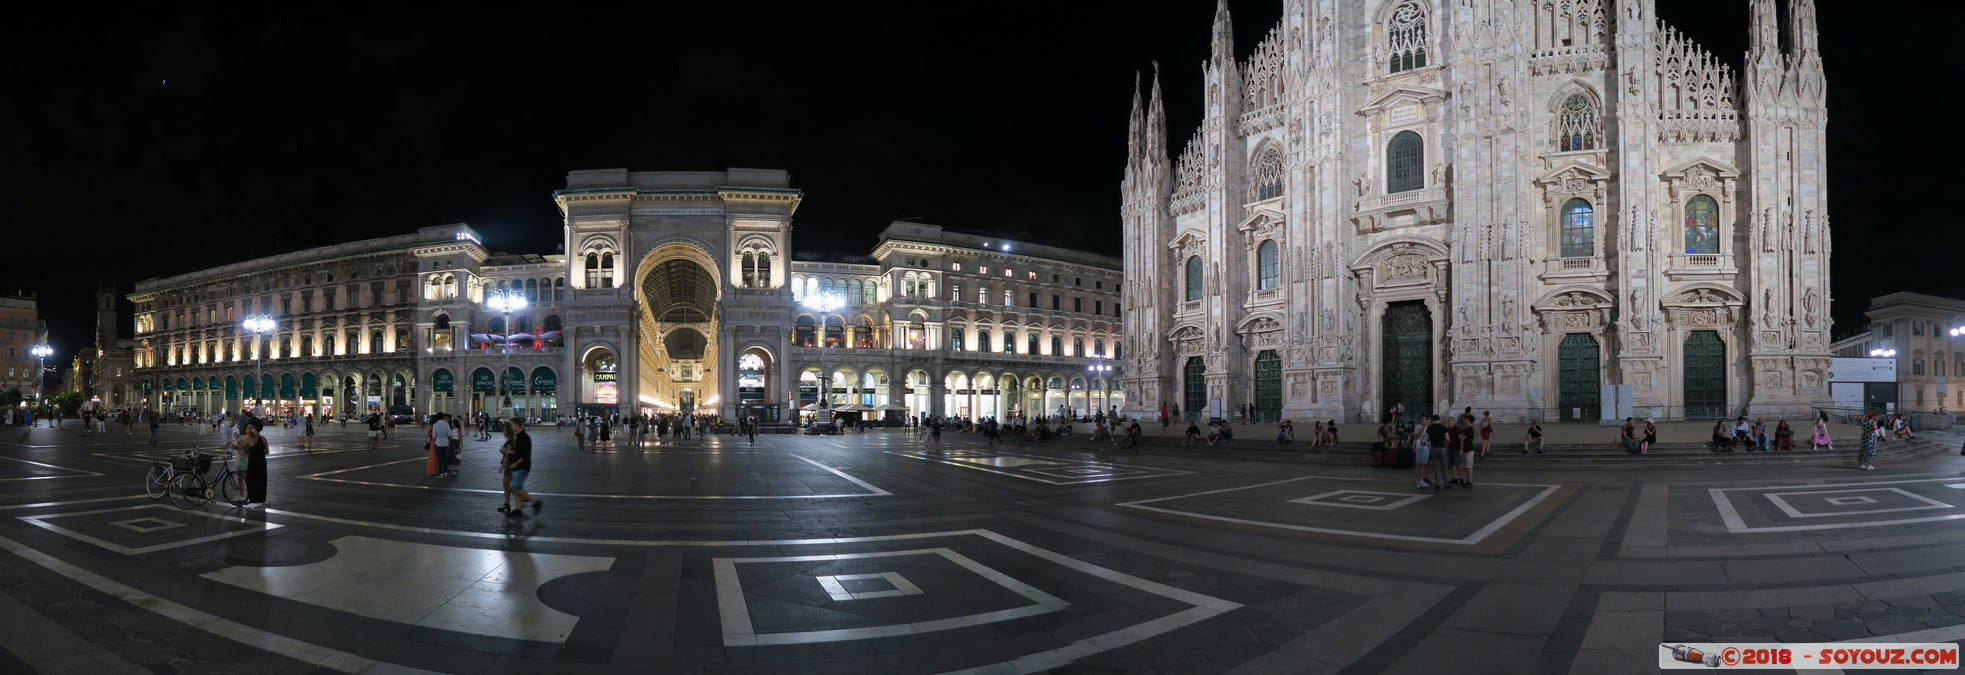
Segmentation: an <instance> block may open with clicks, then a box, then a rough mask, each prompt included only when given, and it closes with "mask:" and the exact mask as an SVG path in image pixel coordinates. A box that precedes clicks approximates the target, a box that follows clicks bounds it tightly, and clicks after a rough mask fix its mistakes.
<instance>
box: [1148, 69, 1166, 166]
mask: <svg viewBox="0 0 1965 675" xmlns="http://www.w3.org/2000/svg"><path fill="white" fill-rule="evenodd" d="M1147 101H1148V102H1147V104H1146V122H1145V128H1144V130H1143V131H1144V134H1145V136H1146V154H1147V156H1148V157H1150V158H1152V159H1154V160H1155V161H1158V162H1160V163H1162V164H1165V163H1166V161H1167V107H1166V106H1165V105H1164V104H1162V103H1161V102H1160V62H1159V61H1154V62H1153V93H1152V94H1151V95H1150V96H1149V97H1148V99H1147Z"/></svg>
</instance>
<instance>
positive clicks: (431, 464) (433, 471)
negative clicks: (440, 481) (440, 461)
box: [423, 443, 437, 478]
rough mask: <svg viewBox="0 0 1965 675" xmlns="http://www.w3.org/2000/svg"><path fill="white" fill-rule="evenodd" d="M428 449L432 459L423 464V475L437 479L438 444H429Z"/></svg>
mask: <svg viewBox="0 0 1965 675" xmlns="http://www.w3.org/2000/svg"><path fill="white" fill-rule="evenodd" d="M428 448H429V452H428V453H427V454H429V455H430V457H429V459H428V460H427V461H425V462H424V463H423V475H425V476H429V477H431V478H435V477H436V476H437V444H435V443H430V444H428Z"/></svg>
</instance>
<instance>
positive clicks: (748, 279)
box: [738, 251, 757, 288]
mask: <svg viewBox="0 0 1965 675" xmlns="http://www.w3.org/2000/svg"><path fill="white" fill-rule="evenodd" d="M738 269H741V270H743V272H744V283H743V286H744V288H757V254H754V253H751V252H750V251H745V252H744V256H743V260H742V262H740V263H739V267H738Z"/></svg>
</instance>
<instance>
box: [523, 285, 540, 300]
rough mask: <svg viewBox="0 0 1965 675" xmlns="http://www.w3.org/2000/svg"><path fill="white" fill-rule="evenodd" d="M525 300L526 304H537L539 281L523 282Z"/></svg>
mask: <svg viewBox="0 0 1965 675" xmlns="http://www.w3.org/2000/svg"><path fill="white" fill-rule="evenodd" d="M525 300H526V302H532V303H537V302H539V280H538V279H526V280H525Z"/></svg>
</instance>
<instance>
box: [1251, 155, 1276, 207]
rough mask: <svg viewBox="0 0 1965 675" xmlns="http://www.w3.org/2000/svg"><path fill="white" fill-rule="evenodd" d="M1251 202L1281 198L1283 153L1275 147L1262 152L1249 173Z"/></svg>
mask: <svg viewBox="0 0 1965 675" xmlns="http://www.w3.org/2000/svg"><path fill="white" fill-rule="evenodd" d="M1249 180H1250V182H1251V185H1250V186H1249V193H1250V196H1251V197H1253V198H1254V199H1252V200H1251V201H1258V202H1259V201H1262V200H1264V199H1274V198H1276V197H1281V196H1283V153H1282V152H1281V151H1278V150H1277V149H1276V148H1275V147H1273V146H1272V147H1270V148H1268V149H1265V150H1263V151H1262V155H1261V156H1260V157H1258V158H1256V162H1255V168H1254V170H1252V171H1250V172H1249Z"/></svg>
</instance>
